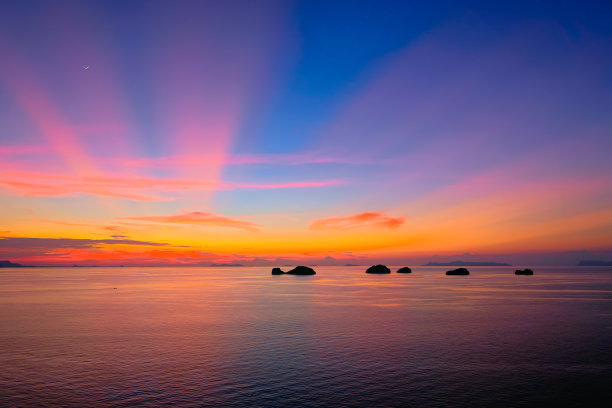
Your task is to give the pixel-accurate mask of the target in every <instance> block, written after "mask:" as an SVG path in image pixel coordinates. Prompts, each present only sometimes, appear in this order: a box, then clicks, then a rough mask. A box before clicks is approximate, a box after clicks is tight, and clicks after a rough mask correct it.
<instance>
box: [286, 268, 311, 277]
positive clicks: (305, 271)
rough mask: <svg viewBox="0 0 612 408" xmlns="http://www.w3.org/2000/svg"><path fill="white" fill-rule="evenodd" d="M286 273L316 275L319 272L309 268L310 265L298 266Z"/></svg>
mask: <svg viewBox="0 0 612 408" xmlns="http://www.w3.org/2000/svg"><path fill="white" fill-rule="evenodd" d="M285 273H286V274H289V275H316V274H317V273H316V272H315V271H314V269H312V268H309V267H308V266H296V267H295V268H293V269H292V270H290V271H289V272H285Z"/></svg>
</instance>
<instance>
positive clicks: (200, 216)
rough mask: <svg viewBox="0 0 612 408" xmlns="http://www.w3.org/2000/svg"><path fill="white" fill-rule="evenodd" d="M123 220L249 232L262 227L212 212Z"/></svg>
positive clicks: (127, 218)
mask: <svg viewBox="0 0 612 408" xmlns="http://www.w3.org/2000/svg"><path fill="white" fill-rule="evenodd" d="M122 219H126V220H132V221H146V222H156V223H164V224H186V225H202V226H211V227H228V228H239V229H244V230H247V231H259V229H260V227H261V226H260V225H259V224H256V223H254V222H251V221H243V220H240V219H236V218H229V217H224V216H222V215H217V214H213V213H210V212H200V211H193V212H185V213H183V214H177V215H167V216H147V217H123V218H122Z"/></svg>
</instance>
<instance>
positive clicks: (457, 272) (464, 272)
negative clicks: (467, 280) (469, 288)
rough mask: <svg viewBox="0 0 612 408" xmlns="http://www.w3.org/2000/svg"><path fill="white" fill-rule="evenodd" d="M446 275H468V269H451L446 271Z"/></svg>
mask: <svg viewBox="0 0 612 408" xmlns="http://www.w3.org/2000/svg"><path fill="white" fill-rule="evenodd" d="M446 274H447V275H469V274H470V271H468V270H467V269H465V268H457V269H453V270H451V271H446Z"/></svg>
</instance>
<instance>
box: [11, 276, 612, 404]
mask: <svg viewBox="0 0 612 408" xmlns="http://www.w3.org/2000/svg"><path fill="white" fill-rule="evenodd" d="M516 268H517V267H471V268H469V269H470V272H471V274H470V275H469V276H446V275H445V271H446V270H447V269H450V268H448V267H413V272H412V273H411V274H398V273H395V270H393V273H391V274H389V275H370V274H365V273H364V272H365V269H366V267H363V266H362V267H327V266H326V267H314V269H315V270H316V271H317V274H316V275H315V276H290V275H281V276H273V275H271V268H269V267H163V268H148V267H143V268H138V267H125V268H118V267H117V268H105V267H95V268H87V267H81V268H6V269H0V406H1V407H134V406H135V407H206V406H218V407H498V406H499V407H565V406H568V407H609V406H611V405H610V404H611V402H610V401H611V400H612V398H611V397H612V268H611V267H535V268H533V269H534V271H535V274H534V275H533V276H516V275H514V270H515V269H516Z"/></svg>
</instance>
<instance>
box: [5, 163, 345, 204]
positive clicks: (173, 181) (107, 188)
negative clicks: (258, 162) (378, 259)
mask: <svg viewBox="0 0 612 408" xmlns="http://www.w3.org/2000/svg"><path fill="white" fill-rule="evenodd" d="M0 170H2V174H1V175H0V185H4V186H6V187H8V188H10V189H11V190H13V191H15V192H17V193H18V194H20V195H22V196H30V197H57V196H65V195H74V194H92V195H98V196H105V197H118V198H125V199H129V200H136V201H168V200H170V199H171V198H168V197H165V196H163V195H164V194H165V195H168V193H172V192H184V191H214V190H239V189H282V188H309V187H326V186H332V185H337V184H341V183H343V180H321V181H295V182H284V183H210V182H208V183H207V182H202V181H201V180H196V179H186V178H176V177H126V176H124V175H115V174H108V175H104V176H84V177H78V176H72V175H66V174H59V173H49V172H38V171H21V170H15V169H12V168H10V167H9V168H7V167H5V168H0Z"/></svg>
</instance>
